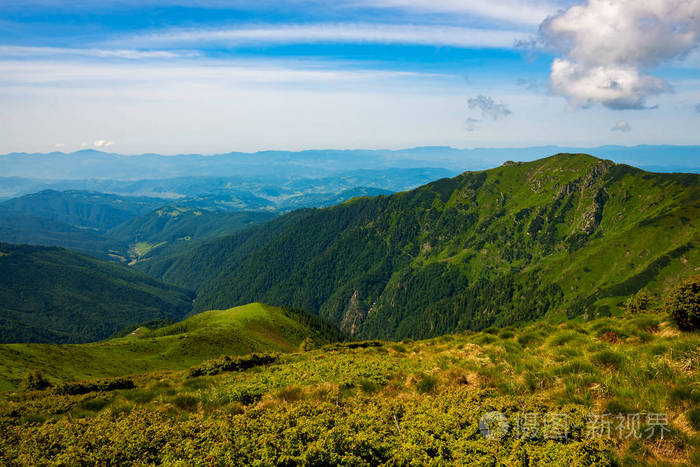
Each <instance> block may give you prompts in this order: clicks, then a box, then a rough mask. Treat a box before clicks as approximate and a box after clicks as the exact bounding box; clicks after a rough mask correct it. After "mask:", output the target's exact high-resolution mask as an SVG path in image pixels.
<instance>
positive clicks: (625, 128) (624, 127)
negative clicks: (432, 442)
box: [610, 120, 632, 133]
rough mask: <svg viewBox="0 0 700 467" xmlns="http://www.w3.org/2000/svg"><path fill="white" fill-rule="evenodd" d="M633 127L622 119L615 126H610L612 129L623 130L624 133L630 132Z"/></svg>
mask: <svg viewBox="0 0 700 467" xmlns="http://www.w3.org/2000/svg"><path fill="white" fill-rule="evenodd" d="M631 129H632V127H630V124H629V123H628V122H626V121H625V120H620V121H619V122H617V123H616V124H615V126H614V127H612V128H610V131H621V132H623V133H629V132H630V130H631Z"/></svg>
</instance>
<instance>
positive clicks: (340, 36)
mask: <svg viewBox="0 0 700 467" xmlns="http://www.w3.org/2000/svg"><path fill="white" fill-rule="evenodd" d="M527 37H528V34H527V33H526V32H523V31H517V30H504V29H478V28H462V27H454V26H426V25H405V24H376V23H317V24H304V25H296V24H288V25H275V26H261V27H242V28H227V29H176V30H170V31H166V32H159V33H154V34H145V35H137V36H134V37H131V38H126V39H120V40H115V41H112V42H111V43H112V44H119V45H123V44H128V45H134V44H138V45H140V46H144V45H148V46H149V47H157V46H169V45H172V44H177V45H183V44H195V45H197V46H202V45H203V44H224V45H229V46H230V45H237V44H243V43H282V44H284V43H375V44H417V45H435V46H452V47H496V48H510V47H513V45H514V44H515V43H516V42H517V41H520V40H525V39H527Z"/></svg>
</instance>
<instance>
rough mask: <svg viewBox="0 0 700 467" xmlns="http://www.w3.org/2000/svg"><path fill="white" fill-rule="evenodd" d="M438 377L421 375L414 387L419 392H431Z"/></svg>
mask: <svg viewBox="0 0 700 467" xmlns="http://www.w3.org/2000/svg"><path fill="white" fill-rule="evenodd" d="M437 384H438V379H437V378H436V377H435V376H433V375H421V377H420V379H419V381H418V382H417V383H416V389H418V392H420V393H421V394H426V393H429V392H433V391H434V390H435V388H436V387H437Z"/></svg>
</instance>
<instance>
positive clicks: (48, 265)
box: [0, 243, 192, 343]
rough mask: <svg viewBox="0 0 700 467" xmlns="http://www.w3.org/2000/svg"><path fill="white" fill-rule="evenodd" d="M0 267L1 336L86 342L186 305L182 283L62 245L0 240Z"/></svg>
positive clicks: (169, 315) (172, 314)
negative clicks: (166, 281)
mask: <svg viewBox="0 0 700 467" xmlns="http://www.w3.org/2000/svg"><path fill="white" fill-rule="evenodd" d="M0 272H1V273H0V342H51V343H78V342H91V341H96V340H100V339H105V338H107V337H109V336H110V335H112V334H114V333H115V332H116V331H118V330H120V329H122V328H124V327H126V326H127V325H129V324H132V323H138V322H143V321H148V320H152V319H168V320H172V321H178V320H180V319H182V318H183V317H184V316H185V315H187V314H188V313H189V312H190V310H191V300H192V296H191V294H190V292H188V291H187V290H185V289H182V288H179V287H174V286H170V285H165V284H163V283H161V282H159V281H158V280H156V279H153V278H152V277H149V276H147V275H145V274H143V273H139V272H137V271H134V270H132V269H130V268H128V267H126V266H122V265H119V264H116V263H113V262H108V261H103V260H99V259H97V258H93V257H90V256H85V255H81V254H78V253H74V252H71V251H69V250H65V249H63V248H50V247H33V246H27V245H10V244H6V243H0Z"/></svg>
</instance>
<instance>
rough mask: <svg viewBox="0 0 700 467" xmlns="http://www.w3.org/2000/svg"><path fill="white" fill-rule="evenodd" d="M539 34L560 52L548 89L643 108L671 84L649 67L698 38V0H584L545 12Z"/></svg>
mask: <svg viewBox="0 0 700 467" xmlns="http://www.w3.org/2000/svg"><path fill="white" fill-rule="evenodd" d="M540 38H541V40H542V41H543V42H544V44H545V45H546V46H549V47H551V48H553V49H554V50H556V51H557V52H558V53H559V54H560V55H561V57H559V58H556V59H555V60H554V62H553V63H552V70H551V76H550V78H551V87H552V90H553V91H554V92H555V93H557V94H560V95H562V96H564V97H566V98H568V99H569V101H570V102H571V104H572V105H573V106H583V107H585V106H588V105H591V104H593V103H601V104H603V105H605V106H606V107H608V108H611V109H642V108H646V104H645V100H646V98H647V97H649V96H653V95H656V94H661V93H664V92H668V91H670V90H671V87H670V85H669V84H668V83H666V82H665V81H664V80H662V79H661V78H658V77H656V76H653V75H652V74H650V71H651V70H652V69H653V68H654V67H657V66H659V65H661V64H663V63H666V62H669V61H671V60H674V59H677V58H682V57H684V56H685V55H687V54H688V53H689V52H690V51H692V50H693V49H694V48H696V47H698V44H699V43H700V0H615V1H610V0H588V1H587V2H586V3H584V4H581V5H576V6H573V7H571V8H569V9H567V10H565V11H562V12H561V13H559V14H557V15H555V16H552V17H550V18H548V19H547V20H546V21H545V22H544V23H542V24H541V25H540Z"/></svg>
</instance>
